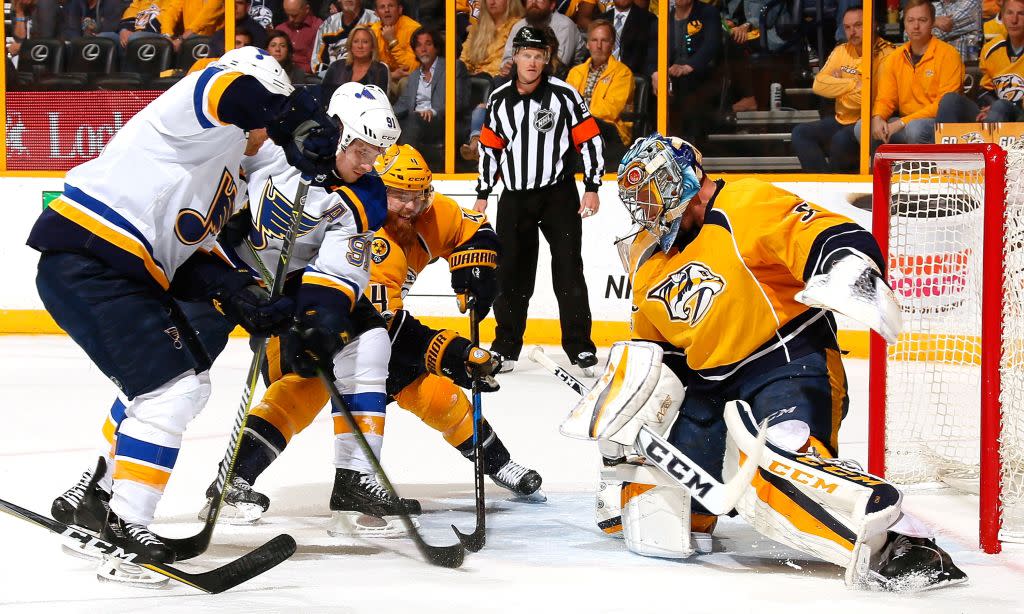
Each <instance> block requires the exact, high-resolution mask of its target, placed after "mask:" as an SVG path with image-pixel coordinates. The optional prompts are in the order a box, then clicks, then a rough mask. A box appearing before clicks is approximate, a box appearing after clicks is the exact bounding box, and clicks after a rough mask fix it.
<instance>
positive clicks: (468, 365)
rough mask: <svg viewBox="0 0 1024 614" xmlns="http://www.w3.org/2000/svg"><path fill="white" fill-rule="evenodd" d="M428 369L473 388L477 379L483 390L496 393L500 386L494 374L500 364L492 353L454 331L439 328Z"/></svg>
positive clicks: (429, 346) (429, 347)
mask: <svg viewBox="0 0 1024 614" xmlns="http://www.w3.org/2000/svg"><path fill="white" fill-rule="evenodd" d="M424 363H425V364H426V367H427V371H429V372H430V373H433V374H435V375H443V376H444V377H447V378H450V379H451V380H452V381H453V382H455V384H456V385H457V386H461V387H462V388H471V387H472V386H473V380H476V381H477V383H478V385H479V387H480V392H495V391H497V390H498V389H499V388H500V386H499V385H498V382H497V380H495V379H494V377H493V375H494V373H496V372H497V371H498V367H499V366H500V365H499V363H498V360H497V359H496V358H494V357H493V356H492V355H491V353H490V352H488V351H487V350H485V349H483V348H479V347H477V346H475V345H473V344H472V343H470V341H469V339H466V338H465V337H460V336H459V334H458V333H456V332H455V331H453V330H442V331H439V332H438V333H437V334H436V335H434V337H433V338H432V339H431V340H430V343H429V344H427V351H426V353H425V354H424Z"/></svg>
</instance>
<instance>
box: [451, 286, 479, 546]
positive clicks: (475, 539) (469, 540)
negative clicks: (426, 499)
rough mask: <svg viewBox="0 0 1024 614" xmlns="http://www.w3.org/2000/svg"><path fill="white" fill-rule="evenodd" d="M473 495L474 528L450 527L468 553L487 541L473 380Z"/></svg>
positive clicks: (475, 323)
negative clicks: (474, 502)
mask: <svg viewBox="0 0 1024 614" xmlns="http://www.w3.org/2000/svg"><path fill="white" fill-rule="evenodd" d="M470 301H471V302H470V304H469V340H470V342H472V344H473V346H474V347H480V318H479V316H478V315H477V311H476V301H474V300H473V299H470ZM472 392H473V493H474V495H475V498H476V528H475V529H473V532H472V533H470V534H468V535H467V534H465V533H463V532H462V531H459V529H458V527H456V526H455V525H452V530H453V531H455V534H456V535H458V536H459V541H461V542H462V545H463V546H465V547H466V550H469V551H470V552H479V551H480V549H481V548H483V547H484V543H485V542H486V541H487V536H486V534H485V533H486V526H485V516H486V514H487V509H486V501H485V499H484V454H483V452H484V446H483V433H482V431H483V427H484V418H483V408H482V405H483V403H482V402H481V400H480V384H479V383H478V382H477V379H476V378H475V377H474V378H473V387H472Z"/></svg>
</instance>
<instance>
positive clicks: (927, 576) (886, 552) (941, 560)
mask: <svg viewBox="0 0 1024 614" xmlns="http://www.w3.org/2000/svg"><path fill="white" fill-rule="evenodd" d="M872 576H874V580H875V581H876V582H877V583H878V585H879V586H880V587H881V588H883V589H885V590H888V591H894V592H914V591H922V590H927V589H932V588H939V587H942V586H946V585H949V584H959V583H961V582H966V581H967V574H965V573H964V572H963V571H961V570H960V568H958V567H957V566H956V565H955V564H953V559H951V558H950V556H949V554H948V553H947V552H946V551H945V550H943V549H942V548H940V547H939V546H938V545H937V544H936V543H935V540H934V539H931V538H928V537H910V536H907V535H901V534H899V533H894V532H892V531H890V532H889V536H888V540H887V541H886V542H885V545H884V546H882V551H881V560H880V562H879V569H878V570H877V571H874V572H872Z"/></svg>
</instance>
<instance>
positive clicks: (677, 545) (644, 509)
mask: <svg viewBox="0 0 1024 614" xmlns="http://www.w3.org/2000/svg"><path fill="white" fill-rule="evenodd" d="M622 534H623V537H624V538H625V540H626V547H627V548H629V550H630V552H634V553H636V554H640V555H643V556H655V557H662V558H670V559H685V558H687V557H689V556H691V555H692V554H693V553H694V548H693V545H692V544H691V540H690V493H689V492H688V491H687V490H686V489H685V488H678V487H672V486H655V485H653V484H639V483H635V482H624V483H623V485H622Z"/></svg>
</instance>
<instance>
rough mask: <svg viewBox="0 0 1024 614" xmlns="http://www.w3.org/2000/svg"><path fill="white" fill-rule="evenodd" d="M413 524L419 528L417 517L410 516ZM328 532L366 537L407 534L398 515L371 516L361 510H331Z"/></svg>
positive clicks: (336, 535) (333, 535)
mask: <svg viewBox="0 0 1024 614" xmlns="http://www.w3.org/2000/svg"><path fill="white" fill-rule="evenodd" d="M410 520H411V521H412V525H413V526H414V527H416V528H419V526H420V523H419V521H418V520H416V518H410ZM327 534H328V535H330V536H331V537H365V538H370V539H374V538H385V537H401V536H404V535H406V530H405V525H404V524H403V523H402V519H401V518H400V517H398V516H384V517H383V518H380V517H377V516H370V515H367V514H363V513H360V512H339V511H334V512H331V520H330V522H329V523H328V525H327Z"/></svg>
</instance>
